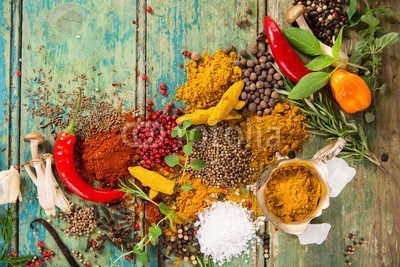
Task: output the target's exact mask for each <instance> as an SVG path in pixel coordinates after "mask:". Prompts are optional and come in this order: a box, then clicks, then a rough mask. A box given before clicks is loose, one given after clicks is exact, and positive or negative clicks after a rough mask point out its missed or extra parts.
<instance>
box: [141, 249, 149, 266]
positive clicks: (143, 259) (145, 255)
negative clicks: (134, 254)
mask: <svg viewBox="0 0 400 267" xmlns="http://www.w3.org/2000/svg"><path fill="white" fill-rule="evenodd" d="M140 262H141V263H142V264H143V265H144V266H145V265H147V263H148V259H147V254H146V251H143V252H142V253H140Z"/></svg>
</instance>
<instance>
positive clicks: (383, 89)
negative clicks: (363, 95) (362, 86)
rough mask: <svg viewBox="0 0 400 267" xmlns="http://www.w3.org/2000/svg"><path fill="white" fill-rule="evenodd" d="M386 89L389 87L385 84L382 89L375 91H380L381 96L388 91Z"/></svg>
mask: <svg viewBox="0 0 400 267" xmlns="http://www.w3.org/2000/svg"><path fill="white" fill-rule="evenodd" d="M386 87H387V85H386V83H384V84H382V85H381V87H379V88H376V89H375V91H379V93H380V94H381V95H383V94H384V93H385V91H386Z"/></svg>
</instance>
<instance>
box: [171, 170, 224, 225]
mask: <svg viewBox="0 0 400 267" xmlns="http://www.w3.org/2000/svg"><path fill="white" fill-rule="evenodd" d="M182 184H190V185H192V186H193V189H191V190H189V191H183V190H179V193H178V195H177V197H176V200H175V202H174V203H171V204H170V205H169V206H171V208H172V209H173V210H175V211H176V214H177V216H176V217H175V221H176V223H182V221H183V220H187V221H190V220H192V219H194V218H195V216H196V212H199V211H200V212H201V211H203V210H204V208H205V207H207V206H209V204H210V203H211V202H214V201H217V199H218V194H219V193H220V192H221V189H219V188H217V187H214V186H211V185H209V184H208V183H202V182H201V179H200V178H190V176H189V174H187V175H185V177H184V179H183V181H182Z"/></svg>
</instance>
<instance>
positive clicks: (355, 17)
mask: <svg viewBox="0 0 400 267" xmlns="http://www.w3.org/2000/svg"><path fill="white" fill-rule="evenodd" d="M360 19H361V14H360V13H358V12H356V13H355V14H354V15H353V16H352V17H351V18H350V19H349V23H350V24H349V26H350V27H352V26H355V25H357V24H358V23H359V22H360Z"/></svg>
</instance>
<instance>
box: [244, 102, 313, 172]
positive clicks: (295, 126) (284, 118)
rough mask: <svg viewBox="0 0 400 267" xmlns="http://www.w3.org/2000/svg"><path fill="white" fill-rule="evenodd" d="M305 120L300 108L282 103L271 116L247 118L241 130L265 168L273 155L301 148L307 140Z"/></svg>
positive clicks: (259, 162) (272, 158)
mask: <svg viewBox="0 0 400 267" xmlns="http://www.w3.org/2000/svg"><path fill="white" fill-rule="evenodd" d="M306 119H307V116H306V115H305V113H304V112H303V111H302V110H301V109H300V108H298V107H296V106H295V105H293V104H290V103H289V102H285V101H283V102H281V103H278V104H277V105H276V106H275V107H274V109H273V111H272V113H271V114H270V115H265V116H262V117H260V116H257V115H250V116H249V117H248V118H247V121H243V122H241V123H240V127H241V129H242V131H243V133H244V137H245V140H246V142H247V146H249V147H251V150H252V151H253V154H254V157H255V160H256V161H257V163H258V164H259V165H261V166H265V165H266V164H268V163H271V162H272V161H274V160H275V154H276V152H279V153H280V154H281V155H282V156H287V155H288V154H289V153H290V152H293V151H296V150H299V149H300V148H301V146H302V145H303V143H304V142H305V141H306V140H307V138H308V135H307V128H306V126H305V125H304V124H303V122H304V121H305V120H306Z"/></svg>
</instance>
